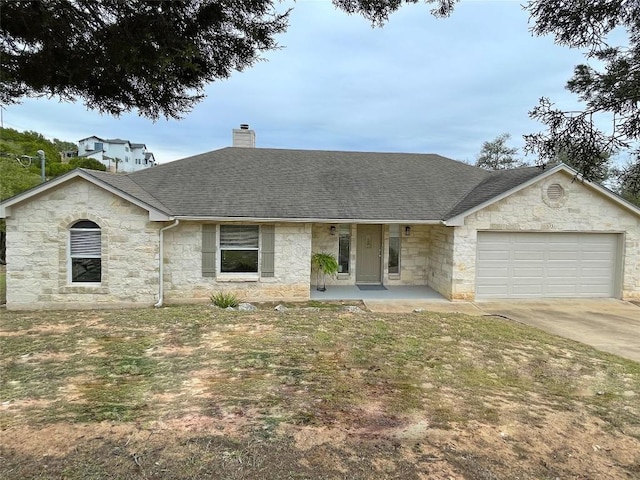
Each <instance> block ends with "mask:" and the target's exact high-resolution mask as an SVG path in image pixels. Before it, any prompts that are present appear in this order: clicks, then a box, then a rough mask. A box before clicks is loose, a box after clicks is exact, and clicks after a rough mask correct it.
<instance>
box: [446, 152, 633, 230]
mask: <svg viewBox="0 0 640 480" xmlns="http://www.w3.org/2000/svg"><path fill="white" fill-rule="evenodd" d="M560 171H563V172H566V173H568V174H570V175H572V176H574V177H575V176H577V175H579V173H578V171H577V170H574V169H573V168H571V167H570V166H568V165H565V164H564V163H560V164H558V165H556V166H555V167H553V168H551V169H549V170H547V171H545V172H543V173H541V174H540V175H537V176H535V177H533V178H531V179H529V180H527V181H526V182H523V183H521V184H520V185H518V186H516V187H513V188H512V189H510V190H507V191H506V192H503V193H501V194H500V195H496V196H495V197H493V198H491V199H489V200H487V201H485V202H482V203H481V204H479V205H476V206H475V207H473V208H470V209H469V210H466V211H464V212H462V213H459V214H458V215H456V216H454V217H451V218H448V219H446V220H444V224H445V225H446V226H448V227H461V226H463V225H464V220H465V218H466V217H468V216H469V215H472V214H474V213H476V212H478V211H480V210H482V209H483V208H486V207H488V206H489V205H491V204H493V203H496V202H499V201H500V200H502V199H504V198H506V197H508V196H510V195H513V194H514V193H516V192H519V191H520V190H523V189H525V188H527V187H529V186H531V185H533V184H534V183H537V182H539V181H540V180H543V179H545V178H547V177H550V176H551V175H553V174H555V173H557V172H560ZM583 183H584V184H585V185H588V186H589V187H591V188H593V189H594V190H596V191H598V192H599V193H601V194H602V195H604V196H605V197H607V198H609V199H610V200H612V201H614V202H616V203H617V204H619V205H620V206H621V207H623V208H625V209H627V210H630V211H631V212H632V213H635V214H636V215H640V208H638V207H637V206H635V205H634V204H632V203H631V202H628V201H627V200H625V199H624V198H622V197H620V196H619V195H616V194H615V193H613V192H611V191H610V190H608V189H606V188H604V187H602V186H601V185H598V184H597V183H594V182H590V181H588V180H584V181H583Z"/></svg>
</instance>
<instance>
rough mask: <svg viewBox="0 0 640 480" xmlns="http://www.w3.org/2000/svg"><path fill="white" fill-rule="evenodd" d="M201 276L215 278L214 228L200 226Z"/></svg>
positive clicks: (212, 226)
mask: <svg viewBox="0 0 640 480" xmlns="http://www.w3.org/2000/svg"><path fill="white" fill-rule="evenodd" d="M202 276H203V277H215V276H216V226H215V225H202Z"/></svg>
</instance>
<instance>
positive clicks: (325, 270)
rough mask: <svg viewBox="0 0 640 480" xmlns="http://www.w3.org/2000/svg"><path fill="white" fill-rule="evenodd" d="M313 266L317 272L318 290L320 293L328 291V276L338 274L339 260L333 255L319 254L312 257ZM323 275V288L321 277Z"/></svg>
mask: <svg viewBox="0 0 640 480" xmlns="http://www.w3.org/2000/svg"><path fill="white" fill-rule="evenodd" d="M311 266H312V267H313V268H314V269H315V270H316V288H317V289H318V291H320V292H324V291H325V290H326V289H327V275H331V276H334V275H335V274H336V273H338V260H336V257H335V256H334V255H332V254H331V253H327V252H317V253H314V254H313V255H312V256H311ZM321 273H322V287H321V286H320V282H319V281H318V280H319V277H320V274H321Z"/></svg>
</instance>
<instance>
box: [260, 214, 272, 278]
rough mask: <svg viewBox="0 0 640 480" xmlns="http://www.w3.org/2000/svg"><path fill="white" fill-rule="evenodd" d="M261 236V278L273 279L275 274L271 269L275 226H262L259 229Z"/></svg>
mask: <svg viewBox="0 0 640 480" xmlns="http://www.w3.org/2000/svg"><path fill="white" fill-rule="evenodd" d="M260 231H261V235H262V250H261V251H262V268H261V269H260V271H261V273H260V275H261V276H262V277H273V276H274V274H275V271H274V267H273V256H274V253H275V226H274V225H262V227H260Z"/></svg>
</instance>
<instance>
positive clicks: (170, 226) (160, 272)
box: [154, 219, 180, 308]
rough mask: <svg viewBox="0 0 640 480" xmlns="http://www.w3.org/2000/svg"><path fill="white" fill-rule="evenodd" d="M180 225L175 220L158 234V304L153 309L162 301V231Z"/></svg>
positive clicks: (159, 305) (160, 304)
mask: <svg viewBox="0 0 640 480" xmlns="http://www.w3.org/2000/svg"><path fill="white" fill-rule="evenodd" d="M179 223H180V220H178V219H176V221H175V222H174V223H172V224H171V225H167V226H166V227H162V228H161V229H160V232H159V234H158V235H159V237H160V239H159V241H160V259H159V260H158V272H159V273H158V276H159V278H158V303H156V304H155V305H154V307H156V308H159V307H161V306H162V301H163V299H164V280H163V278H164V248H163V247H164V231H165V230H169V229H170V228H173V227H177V226H178V224H179Z"/></svg>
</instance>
